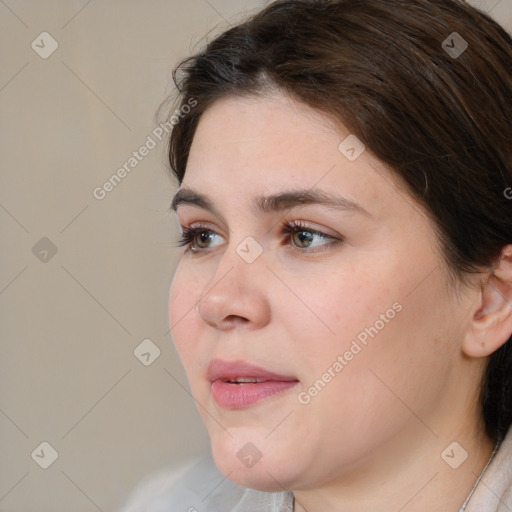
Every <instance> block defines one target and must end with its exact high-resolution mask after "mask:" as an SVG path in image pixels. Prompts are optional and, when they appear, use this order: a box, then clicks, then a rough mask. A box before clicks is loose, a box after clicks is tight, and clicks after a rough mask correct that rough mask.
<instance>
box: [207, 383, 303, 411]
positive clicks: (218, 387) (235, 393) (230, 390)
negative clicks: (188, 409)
mask: <svg viewBox="0 0 512 512" xmlns="http://www.w3.org/2000/svg"><path fill="white" fill-rule="evenodd" d="M296 384H298V382H297V381H274V380H267V381H265V382H257V383H255V384H230V383H229V382H224V381H222V380H216V381H215V382H212V395H213V398H214V399H215V401H216V402H217V404H218V405H220V406H221V407H223V408H225V409H243V408H244V407H249V406H251V405H253V404H255V403H257V402H260V401H261V400H264V399H265V398H268V397H270V396H273V395H277V394H278V393H282V392H283V391H286V390H287V389H290V388H293V387H294V386H295V385H296Z"/></svg>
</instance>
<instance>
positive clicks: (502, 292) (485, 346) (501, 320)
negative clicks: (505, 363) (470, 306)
mask: <svg viewBox="0 0 512 512" xmlns="http://www.w3.org/2000/svg"><path fill="white" fill-rule="evenodd" d="M511 335H512V245H507V246H505V247H504V248H503V250H502V252H501V256H500V258H499V260H498V262H497V264H496V265H495V266H494V267H493V268H492V271H491V272H490V274H489V275H488V276H487V278H486V279H485V280H484V282H483V283H482V284H481V289H480V291H479V301H478V303H477V308H476V310H475V312H474V315H473V318H472V321H471V328H470V329H469V330H468V332H467V333H466V337H465V338H464V342H463V345H462V350H463V352H464V353H465V354H466V355H468V356H470V357H486V356H489V355H491V354H492V353H493V352H495V351H496V350H498V349H499V348H500V347H501V346H502V345H503V344H505V343H506V342H507V341H508V339H509V338H510V336H511Z"/></svg>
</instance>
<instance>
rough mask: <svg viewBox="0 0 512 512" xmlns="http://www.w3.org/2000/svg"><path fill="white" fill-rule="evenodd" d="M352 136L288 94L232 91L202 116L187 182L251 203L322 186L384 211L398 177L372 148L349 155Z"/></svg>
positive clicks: (186, 185)
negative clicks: (347, 148) (235, 94)
mask: <svg viewBox="0 0 512 512" xmlns="http://www.w3.org/2000/svg"><path fill="white" fill-rule="evenodd" d="M350 137H354V135H351V134H350V132H349V131H348V130H347V129H346V128H345V127H344V126H343V125H342V124H341V123H339V124H335V123H334V122H333V120H332V119H331V118H330V117H328V116H327V115H325V114H322V113H320V112H318V111H316V110H314V109H312V108H310V107H308V106H307V105H304V104H302V103H299V102H297V101H294V100H291V99H290V98H288V97H286V96H284V95H282V94H278V93H273V94H272V95H270V96H248V97H242V98H240V97H233V96H230V97H226V98H223V99H221V100H218V101H216V102H215V103H214V104H213V105H212V106H211V107H210V108H209V109H208V110H207V111H206V112H205V113H204V114H203V116H202V117H201V120H200V122H199V124H198V127H197V130H196V133H195V136H194V140H193V142H192V146H191V150H190V155H189V159H188V163H187V169H186V172H185V177H184V180H183V183H182V187H183V188H191V189H194V190H195V191H197V192H200V193H202V194H205V195H209V194H210V193H213V192H214V191H215V195H216V196H219V193H225V196H224V199H225V200H228V201H230V202H233V201H236V200H237V199H240V200H242V198H243V201H245V203H246V204H249V199H251V200H252V199H253V198H254V197H256V196H265V195H269V194H274V193H278V192H282V191H285V190H287V191H290V190H294V189H295V190H299V189H300V190H304V189H321V190H323V191H326V192H332V193H336V194H339V195H342V196H343V197H345V198H347V199H348V200H352V201H354V202H357V203H359V204H361V206H362V207H363V208H365V209H366V210H367V211H369V212H370V210H372V209H373V210H374V211H376V210H378V209H379V207H380V206H381V205H379V201H375V199H376V198H378V199H383V198H384V197H385V196H386V193H387V194H390V193H391V194H396V184H394V182H393V181H392V180H390V174H389V171H388V170H387V168H385V166H383V164H382V163H381V162H380V161H379V160H378V159H376V158H375V157H374V156H373V155H372V154H371V153H370V151H368V150H366V149H365V150H364V151H362V152H361V154H360V156H358V158H356V159H352V160H351V159H348V158H347V157H346V155H345V154H344V153H343V151H341V150H340V144H342V146H341V147H342V148H344V146H343V144H344V141H346V140H347V138H349V140H352V139H350ZM356 149H357V150H359V151H360V149H361V148H360V147H356ZM365 204H366V206H365Z"/></svg>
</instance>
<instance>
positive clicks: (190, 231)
mask: <svg viewBox="0 0 512 512" xmlns="http://www.w3.org/2000/svg"><path fill="white" fill-rule="evenodd" d="M202 232H209V233H214V234H217V233H215V231H213V230H212V229H210V228H208V227H207V226H201V225H199V226H196V227H193V228H191V227H183V228H182V233H181V236H180V238H179V240H178V242H177V245H178V247H186V250H185V252H187V251H188V250H190V251H192V252H196V253H198V252H205V251H208V249H202V248H200V249H197V248H194V247H193V246H192V243H193V242H194V240H195V238H196V236H197V235H198V234H199V233H202ZM301 232H306V233H310V234H312V235H317V236H320V237H322V238H324V239H327V240H330V242H328V243H326V244H322V246H321V247H323V246H324V245H332V244H335V243H341V242H342V241H343V240H342V239H339V238H336V237H334V236H331V235H328V234H327V233H323V232H322V231H317V230H315V229H311V228H310V227H308V226H307V225H305V224H303V223H302V222H300V221H291V222H286V223H285V224H284V225H283V226H282V227H281V233H282V234H283V235H288V238H290V236H291V235H294V234H296V233H301ZM294 248H295V249H296V250H298V251H301V252H315V251H317V250H318V249H319V248H318V247H315V248H313V249H308V248H304V247H294ZM320 250H321V249H320Z"/></svg>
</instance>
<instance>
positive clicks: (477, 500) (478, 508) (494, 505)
mask: <svg viewBox="0 0 512 512" xmlns="http://www.w3.org/2000/svg"><path fill="white" fill-rule="evenodd" d="M510 510H512V427H511V428H510V429H509V431H508V434H507V436H506V437H505V439H504V440H503V442H502V443H501V446H500V447H499V449H498V451H497V452H496V455H495V456H494V459H493V461H492V462H491V464H490V465H489V467H488V468H487V471H486V472H485V473H484V475H483V477H482V479H481V480H480V483H479V484H478V486H477V488H476V490H475V492H474V494H473V496H472V497H471V500H470V501H469V503H468V506H467V508H466V512H509V511H510Z"/></svg>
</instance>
